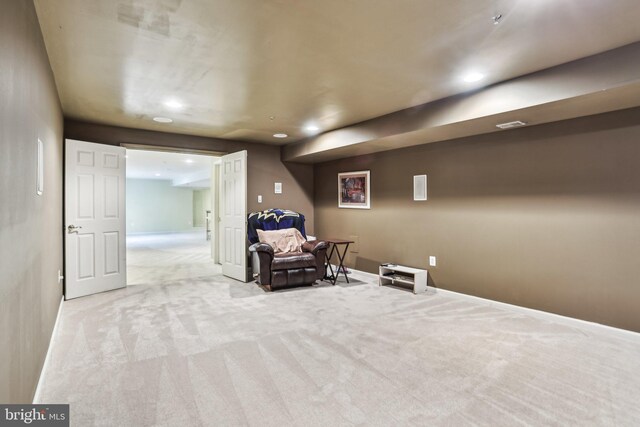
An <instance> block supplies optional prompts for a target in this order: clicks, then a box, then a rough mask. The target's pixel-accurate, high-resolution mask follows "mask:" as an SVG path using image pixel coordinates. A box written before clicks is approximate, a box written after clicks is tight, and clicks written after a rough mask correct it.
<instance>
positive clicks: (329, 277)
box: [324, 245, 337, 285]
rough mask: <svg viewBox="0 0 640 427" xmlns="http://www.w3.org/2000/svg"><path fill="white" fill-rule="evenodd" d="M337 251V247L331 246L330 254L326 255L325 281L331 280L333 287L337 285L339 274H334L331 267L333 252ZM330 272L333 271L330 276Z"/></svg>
mask: <svg viewBox="0 0 640 427" xmlns="http://www.w3.org/2000/svg"><path fill="white" fill-rule="evenodd" d="M335 249H336V245H331V250H330V251H329V253H325V259H326V264H325V268H324V279H325V280H329V281H330V282H331V284H332V285H335V284H336V278H337V274H336V273H337V272H336V273H334V272H333V267H332V266H331V257H332V256H333V251H334V250H335ZM329 271H331V275H329Z"/></svg>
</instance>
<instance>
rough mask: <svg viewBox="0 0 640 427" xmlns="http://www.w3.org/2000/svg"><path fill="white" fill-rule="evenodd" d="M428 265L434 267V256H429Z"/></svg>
mask: <svg viewBox="0 0 640 427" xmlns="http://www.w3.org/2000/svg"><path fill="white" fill-rule="evenodd" d="M429 266H431V267H435V266H436V257H434V256H430V257H429Z"/></svg>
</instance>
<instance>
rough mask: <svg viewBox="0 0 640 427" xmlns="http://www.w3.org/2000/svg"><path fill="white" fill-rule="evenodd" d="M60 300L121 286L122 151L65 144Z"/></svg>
mask: <svg viewBox="0 0 640 427" xmlns="http://www.w3.org/2000/svg"><path fill="white" fill-rule="evenodd" d="M65 161H66V163H65V222H66V226H65V243H66V246H65V267H66V272H65V276H66V286H65V299H71V298H77V297H81V296H84V295H89V294H95V293H98V292H104V291H109V290H112V289H117V288H123V287H125V286H126V285H127V275H126V273H127V268H126V231H125V224H126V222H125V179H126V178H125V174H126V166H125V149H124V148H122V147H114V146H110V145H103V144H93V143H90V142H82V141H75V140H72V139H67V140H66V156H65Z"/></svg>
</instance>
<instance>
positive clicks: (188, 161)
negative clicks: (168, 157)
mask: <svg viewBox="0 0 640 427" xmlns="http://www.w3.org/2000/svg"><path fill="white" fill-rule="evenodd" d="M185 163H193V160H192V159H187V160H185Z"/></svg>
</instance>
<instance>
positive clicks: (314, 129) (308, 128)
mask: <svg viewBox="0 0 640 427" xmlns="http://www.w3.org/2000/svg"><path fill="white" fill-rule="evenodd" d="M304 130H306V131H307V132H318V131H319V130H320V128H319V127H318V126H316V125H307V126H305V127H304Z"/></svg>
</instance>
